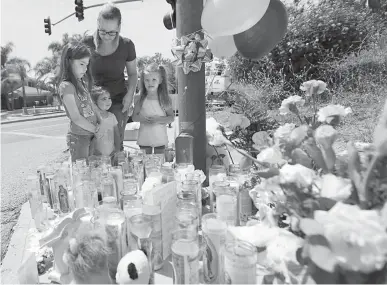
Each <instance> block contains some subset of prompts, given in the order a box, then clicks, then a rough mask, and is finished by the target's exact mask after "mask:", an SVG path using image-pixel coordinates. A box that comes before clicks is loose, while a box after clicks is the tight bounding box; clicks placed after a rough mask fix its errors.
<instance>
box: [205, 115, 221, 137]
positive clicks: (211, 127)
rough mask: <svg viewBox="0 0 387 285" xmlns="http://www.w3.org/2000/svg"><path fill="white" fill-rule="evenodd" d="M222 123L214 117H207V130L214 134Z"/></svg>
mask: <svg viewBox="0 0 387 285" xmlns="http://www.w3.org/2000/svg"><path fill="white" fill-rule="evenodd" d="M219 128H220V124H219V123H218V122H217V121H216V120H215V119H214V118H212V117H211V118H207V120H206V132H207V133H208V134H209V135H212V134H213V133H214V132H215V131H217V130H219Z"/></svg>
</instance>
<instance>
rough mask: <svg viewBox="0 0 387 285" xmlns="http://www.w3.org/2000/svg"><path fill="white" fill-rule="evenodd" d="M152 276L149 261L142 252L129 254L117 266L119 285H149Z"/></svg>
mask: <svg viewBox="0 0 387 285" xmlns="http://www.w3.org/2000/svg"><path fill="white" fill-rule="evenodd" d="M150 275H151V270H150V267H149V261H148V258H147V256H146V255H145V253H144V252H143V251H142V250H134V251H131V252H129V253H127V254H126V255H125V256H124V257H123V258H121V260H120V262H119V263H118V266H117V274H116V282H117V284H148V283H149V278H150Z"/></svg>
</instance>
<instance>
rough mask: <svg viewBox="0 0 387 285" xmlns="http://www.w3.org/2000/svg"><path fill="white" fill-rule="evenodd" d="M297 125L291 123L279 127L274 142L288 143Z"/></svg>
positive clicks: (278, 143)
mask: <svg viewBox="0 0 387 285" xmlns="http://www.w3.org/2000/svg"><path fill="white" fill-rule="evenodd" d="M295 127H296V125H295V124H289V123H286V124H285V125H283V126H280V127H278V129H277V130H276V131H275V132H274V143H275V144H277V145H280V144H282V143H286V142H287V141H288V140H289V137H290V134H291V133H292V131H293V130H294V129H295Z"/></svg>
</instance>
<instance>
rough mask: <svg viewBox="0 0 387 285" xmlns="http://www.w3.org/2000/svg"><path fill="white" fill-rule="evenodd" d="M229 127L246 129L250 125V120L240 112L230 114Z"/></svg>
mask: <svg viewBox="0 0 387 285" xmlns="http://www.w3.org/2000/svg"><path fill="white" fill-rule="evenodd" d="M229 122H230V128H231V129H232V130H235V129H236V128H237V127H240V128H241V129H246V128H247V127H248V126H250V120H249V119H248V118H246V117H245V116H244V115H242V114H231V115H230V117H229Z"/></svg>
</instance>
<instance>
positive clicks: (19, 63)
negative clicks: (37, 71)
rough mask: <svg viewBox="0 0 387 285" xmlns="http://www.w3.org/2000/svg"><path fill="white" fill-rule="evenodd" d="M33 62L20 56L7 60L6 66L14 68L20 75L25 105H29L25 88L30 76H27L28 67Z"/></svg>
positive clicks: (14, 71)
mask: <svg viewBox="0 0 387 285" xmlns="http://www.w3.org/2000/svg"><path fill="white" fill-rule="evenodd" d="M30 67H31V64H30V63H29V62H28V61H27V60H25V59H21V58H18V57H14V58H11V59H10V60H8V61H7V63H6V65H5V68H6V69H12V71H13V73H15V74H17V75H18V76H19V77H20V81H21V86H22V91H23V101H24V107H27V97H26V90H25V80H26V79H27V78H28V76H27V68H28V69H29V68H30Z"/></svg>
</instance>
